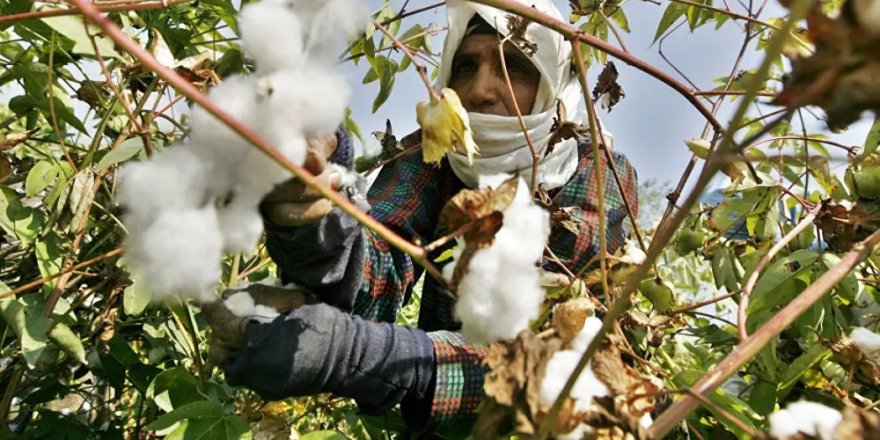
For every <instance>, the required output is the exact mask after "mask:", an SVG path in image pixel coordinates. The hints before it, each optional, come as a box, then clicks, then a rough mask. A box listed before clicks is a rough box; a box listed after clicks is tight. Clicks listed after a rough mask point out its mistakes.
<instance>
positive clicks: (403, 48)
mask: <svg viewBox="0 0 880 440" xmlns="http://www.w3.org/2000/svg"><path fill="white" fill-rule="evenodd" d="M373 26H376V29H379V30H380V31H382V33H383V34H385V36H386V37H388V39H390V40H391V41H392V42H394V45H395V46H397V48H398V49H400V50H401V51H403V54H404V55H405V56H406V57H407V58H409V60H410V62H412V65H413V66H415V68H416V72H419V76H420V77H421V78H422V82H423V83H425V88H426V89H428V93H429V94H430V95H431V100H432V101H440V99H442V98H440V94H439V93H437V91H436V90H434V86H433V85H431V80H430V79H429V78H428V69H425V66H423V65H422V63H420V62H419V60H418V59H416V57H415V55H413V53H412V52H410V50H409V47H407V45H406V44H403V43H402V42H401V41H400V40H398V39H397V37H395V36H394V34H392V33H391V32H389V31H388V29H386V28H385V26H382V23H379V22H378V21H376V19H373Z"/></svg>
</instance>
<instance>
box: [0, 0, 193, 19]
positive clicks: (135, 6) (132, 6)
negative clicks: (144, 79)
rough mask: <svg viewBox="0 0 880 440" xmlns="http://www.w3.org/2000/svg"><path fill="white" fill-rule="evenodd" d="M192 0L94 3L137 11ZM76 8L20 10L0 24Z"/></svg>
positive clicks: (108, 8) (100, 7)
mask: <svg viewBox="0 0 880 440" xmlns="http://www.w3.org/2000/svg"><path fill="white" fill-rule="evenodd" d="M192 1H194V0H162V1H143V2H141V1H138V2H134V1H133V2H126V3H119V4H115V5H100V4H97V5H95V6H96V7H97V9H98V10H99V11H101V12H119V11H137V10H145V9H165V8H168V7H171V6H175V5H179V4H183V3H190V2H192ZM78 14H79V11H78V10H76V9H43V10H41V11H30V12H22V13H19V14H11V15H6V16H3V17H0V25H4V24H7V23H14V22H16V21H22V20H34V19H40V18H48V17H60V16H63V15H78Z"/></svg>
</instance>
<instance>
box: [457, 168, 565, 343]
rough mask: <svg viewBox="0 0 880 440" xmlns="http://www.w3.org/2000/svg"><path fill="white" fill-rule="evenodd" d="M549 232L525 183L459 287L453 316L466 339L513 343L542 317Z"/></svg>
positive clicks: (481, 341)
mask: <svg viewBox="0 0 880 440" xmlns="http://www.w3.org/2000/svg"><path fill="white" fill-rule="evenodd" d="M549 232H550V224H549V219H548V216H547V213H546V211H544V210H543V209H541V208H539V207H538V206H536V205H535V204H534V202H532V199H531V197H529V191H528V189H527V188H526V186H525V183H524V182H523V181H522V180H520V181H519V188H518V190H517V193H516V197H515V198H514V200H513V202H512V203H511V204H510V206H509V207H508V208H507V209H505V211H504V225H503V226H502V227H501V229H500V230H499V231H498V233H497V234H496V235H495V240H494V242H493V243H492V245H490V246H489V247H487V248H484V249H480V250H478V251H477V252H475V253H474V255H473V257H472V258H471V260H470V263H469V267H468V270H467V273H466V274H465V275H464V276H463V277H462V279H461V282H460V284H459V286H458V301H457V302H456V304H455V308H454V310H453V312H454V315H455V317H456V318H457V319H458V320H460V321H461V323H462V333H463V334H464V336H465V338H466V339H468V340H469V341H472V342H478V343H484V342H491V341H495V340H498V339H510V338H513V337H515V336H516V334H517V333H519V332H520V331H522V330H525V329H526V328H528V324H529V321H531V320H532V319H534V318H535V317H537V315H538V313H539V310H540V306H541V303H542V302H543V300H544V294H545V291H544V289H543V288H542V287H541V285H540V272H539V270H538V268H537V266H536V263H537V262H538V261H539V260H540V258H541V255H542V254H543V251H544V246H545V244H546V240H547V236H548V234H549Z"/></svg>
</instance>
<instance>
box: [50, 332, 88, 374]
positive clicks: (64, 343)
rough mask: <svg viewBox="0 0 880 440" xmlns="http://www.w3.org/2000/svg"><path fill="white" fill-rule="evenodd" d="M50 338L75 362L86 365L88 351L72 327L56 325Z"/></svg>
mask: <svg viewBox="0 0 880 440" xmlns="http://www.w3.org/2000/svg"><path fill="white" fill-rule="evenodd" d="M49 337H50V338H51V339H52V340H53V341H55V343H56V344H58V346H59V347H60V348H61V350H63V351H64V352H65V353H67V355H68V356H70V357H71V358H72V359H73V360H75V361H77V362H78V363H80V364H84V363H86V349H85V348H84V347H83V343H82V340H81V339H80V338H79V336H77V335H76V333H74V332H73V330H71V329H70V327H68V326H66V325H64V324H61V323H58V324H55V327H52V330H51V331H49Z"/></svg>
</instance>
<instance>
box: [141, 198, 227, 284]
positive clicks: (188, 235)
mask: <svg viewBox="0 0 880 440" xmlns="http://www.w3.org/2000/svg"><path fill="white" fill-rule="evenodd" d="M222 246H223V239H222V237H221V234H220V227H219V225H218V223H217V213H216V211H214V207H213V206H209V207H206V208H202V209H181V210H163V211H160V212H159V213H158V216H157V218H156V220H155V221H154V222H153V223H152V224H151V225H150V227H149V228H147V229H146V230H145V231H143V233H142V234H137V235H130V236H129V237H128V241H127V243H126V247H128V249H129V253H130V254H131V255H132V256H133V261H132V263H133V264H134V265H135V267H136V269H137V270H138V271H139V273H141V274H143V276H144V278H145V279H146V280H147V283H148V284H149V285H150V286H151V287H152V288H153V291H154V292H157V293H159V294H170V293H186V294H190V295H195V296H199V297H202V298H206V297H207V295H210V291H211V288H212V286H213V285H214V283H216V282H217V280H218V279H219V278H220V275H221V270H220V258H221V257H222V250H221V249H222Z"/></svg>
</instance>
